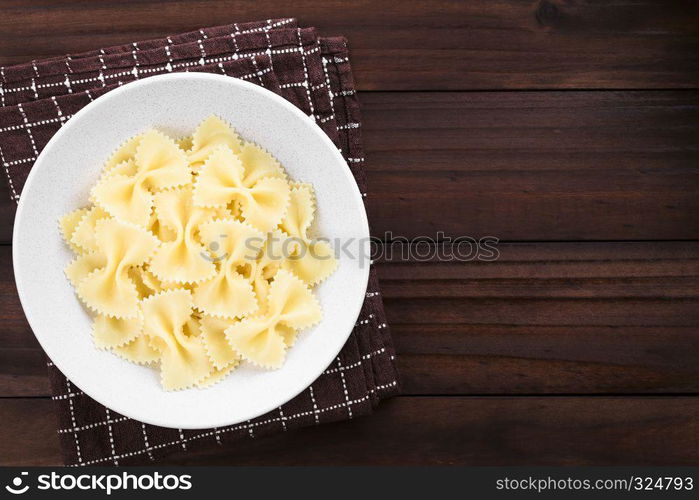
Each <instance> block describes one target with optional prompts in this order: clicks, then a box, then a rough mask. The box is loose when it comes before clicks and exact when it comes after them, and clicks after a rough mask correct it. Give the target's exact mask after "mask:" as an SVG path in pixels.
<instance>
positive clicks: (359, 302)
mask: <svg viewBox="0 0 699 500" xmlns="http://www.w3.org/2000/svg"><path fill="white" fill-rule="evenodd" d="M168 80H200V81H204V82H207V81H216V82H221V83H225V84H227V85H230V86H231V87H232V88H233V87H240V88H243V89H247V90H250V91H252V92H253V93H255V94H257V95H259V96H260V97H262V98H263V99H271V100H272V101H274V102H275V103H276V104H278V105H281V106H282V107H284V108H286V110H288V111H289V112H291V113H292V114H293V115H295V116H296V117H297V118H299V119H300V120H302V121H305V122H306V123H307V124H309V125H311V128H310V130H312V131H313V132H314V133H315V135H316V136H318V137H319V138H320V140H321V141H322V142H323V143H324V145H325V147H327V148H329V150H330V151H331V154H333V155H334V156H335V157H336V159H337V160H339V161H340V163H341V165H342V166H343V167H344V168H342V169H341V171H342V172H343V174H344V175H345V177H346V178H347V180H349V181H350V183H349V185H350V190H351V192H352V197H353V198H354V201H355V202H356V203H357V205H358V207H359V208H360V210H359V214H358V215H359V216H360V219H361V220H359V221H358V223H359V224H360V225H361V229H362V233H363V234H364V235H365V236H366V237H370V234H371V233H370V232H369V222H368V217H367V213H366V206H365V205H364V199H363V196H362V194H361V192H360V190H359V186H358V185H357V181H356V180H355V178H354V176H353V174H352V172H351V170H350V168H349V166H348V164H347V161H346V160H345V159H344V157H343V156H342V154H341V152H340V149H339V148H338V147H337V146H336V145H335V143H333V142H332V140H331V139H330V138H329V137H328V135H327V134H326V133H325V132H324V131H323V130H322V129H321V128H320V127H319V126H318V124H317V123H316V121H315V120H314V119H313V118H311V117H309V116H308V115H306V114H305V113H304V112H303V111H301V110H300V109H299V108H298V107H296V106H295V105H294V104H292V103H291V102H289V101H287V100H286V99H284V98H283V97H281V96H280V95H278V94H276V93H274V92H272V91H270V90H268V89H266V88H264V87H261V86H259V85H255V84H253V83H251V82H248V81H245V80H242V79H240V78H235V77H230V76H225V75H217V74H212V73H202V72H181V73H167V74H164V75H154V76H150V77H147V78H143V79H141V80H135V81H132V82H129V83H126V84H124V85H122V86H120V87H118V88H116V89H113V90H111V91H109V92H107V93H106V94H103V95H101V96H99V97H97V98H95V99H94V100H92V101H91V102H89V103H88V104H87V105H85V106H84V107H83V108H81V109H80V110H78V111H77V112H76V113H75V114H74V115H73V116H72V117H71V118H70V119H69V120H67V121H66V123H65V124H63V126H61V128H59V129H58V131H56V133H55V134H54V135H53V136H52V137H51V138H50V139H49V141H48V142H47V144H46V146H45V147H44V148H43V150H42V151H41V152H40V154H39V155H38V156H37V158H36V160H35V162H34V165H33V166H32V168H31V170H30V171H29V174H28V176H27V179H26V181H25V183H24V186H23V189H22V192H25V190H27V189H31V186H32V185H33V183H35V182H37V181H36V179H37V178H38V177H39V176H40V175H41V173H40V170H42V169H43V167H41V165H43V162H44V159H45V157H46V156H48V154H49V152H50V151H51V150H52V149H53V148H54V147H55V145H56V144H58V143H60V141H61V140H62V137H63V135H65V134H66V133H67V131H68V130H70V129H71V128H72V127H74V126H76V125H75V124H77V123H79V122H80V119H81V117H82V116H83V115H86V114H88V113H90V112H92V111H93V110H94V109H96V108H98V107H100V106H102V105H103V104H104V103H106V102H108V101H109V100H113V99H118V98H120V97H121V96H122V95H123V94H127V93H129V92H131V91H132V90H134V89H136V88H138V87H143V86H148V85H153V84H156V83H159V82H163V81H168ZM37 167H40V168H37ZM27 199H28V198H27V197H26V196H21V195H20V198H19V201H18V204H17V211H16V213H15V218H14V227H13V232H12V264H13V273H14V278H15V286H16V288H17V293H18V296H19V300H20V304H21V306H22V310H23V312H24V313H25V317H26V319H27V322H28V323H29V326H30V328H31V330H32V333H33V334H34V337H35V338H36V339H37V341H38V342H39V344H40V345H41V348H42V349H43V350H44V352H45V354H46V355H47V356H48V357H49V360H50V361H51V362H54V361H53V358H52V357H51V352H50V351H52V349H51V348H48V349H47V345H46V343H45V342H43V341H42V338H41V337H42V336H41V335H37V333H36V329H35V328H34V325H33V324H32V322H33V321H32V318H31V317H30V315H29V314H26V311H27V310H28V309H27V305H28V304H30V302H32V301H33V299H32V298H31V297H30V293H29V291H28V290H26V289H25V287H24V283H23V279H24V278H23V276H24V274H25V273H27V274H29V273H30V271H28V270H26V269H23V268H22V265H21V264H20V265H19V266H18V265H17V264H18V262H19V257H18V253H17V250H18V249H19V247H20V246H21V245H18V243H17V241H18V239H19V237H20V233H21V232H22V231H23V224H22V220H23V214H24V212H25V211H26V210H27V206H28V204H29V202H28V201H27ZM358 270H359V271H361V273H362V274H361V276H360V277H359V279H360V281H361V286H360V291H361V292H362V293H361V295H360V294H359V293H357V297H356V298H354V299H352V298H351V297H348V298H347V303H346V304H345V305H346V307H347V309H348V310H349V311H351V314H349V316H348V317H351V318H352V319H353V320H352V323H351V326H350V327H349V328H348V330H347V332H346V334H343V335H342V342H341V343H339V347H338V348H337V349H336V350H332V352H330V350H328V354H327V359H325V358H324V359H323V362H322V363H319V364H318V366H319V367H321V368H320V370H319V371H317V373H315V372H314V375H313V376H308V377H306V378H307V379H308V380H304V381H303V383H299V384H298V387H299V389H298V390H297V391H295V392H293V393H291V394H287V395H285V396H284V397H283V398H279V400H275V401H274V402H272V403H269V404H268V405H266V406H264V408H263V409H262V410H259V411H254V412H250V413H251V414H250V415H244V416H242V417H236V418H235V419H233V420H230V419H226V418H225V417H224V418H219V419H218V420H215V419H210V420H208V421H206V422H203V423H201V424H191V425H188V424H184V425H183V424H179V423H178V424H177V425H176V426H173V424H172V423H170V422H167V421H163V420H159V419H158V418H151V417H150V416H145V417H144V416H142V415H135V414H133V413H132V412H131V410H130V409H128V408H127V409H125V408H123V407H120V405H119V404H114V402H112V401H110V402H109V403H108V404H107V403H105V400H108V399H109V397H108V395H105V396H104V397H103V394H101V393H99V392H98V393H95V391H94V390H93V389H92V387H90V390H85V389H83V387H81V386H80V381H84V380H85V378H86V377H87V376H89V375H87V374H85V373H83V374H82V375H80V373H81V372H80V371H79V370H73V365H71V366H68V369H67V370H66V367H65V366H61V363H60V362H54V363H55V366H56V368H58V369H59V370H60V371H61V372H62V373H63V374H64V375H65V376H66V378H67V379H68V380H70V382H71V384H72V385H75V386H76V387H77V388H79V389H80V390H81V391H82V392H84V393H85V394H86V395H87V396H88V397H90V398H92V399H94V400H95V401H97V402H98V403H99V404H101V405H103V406H105V407H107V408H109V409H111V410H113V411H116V412H117V413H120V414H122V415H124V416H126V417H128V418H132V419H134V420H137V421H140V422H144V423H147V424H151V425H157V426H160V427H167V428H180V429H207V428H211V427H224V426H228V425H235V424H238V423H240V422H244V421H246V420H250V419H253V418H256V417H258V416H261V415H264V414H266V413H268V412H270V411H272V410H274V409H276V408H277V407H279V406H281V405H283V404H285V403H287V402H288V401H290V400H291V399H293V398H294V397H296V396H297V395H299V394H300V393H302V392H303V391H305V390H306V389H307V388H308V387H309V386H310V385H312V384H313V382H314V381H315V380H316V379H317V378H318V377H319V376H321V375H322V374H323V372H324V371H325V370H326V369H327V367H328V366H330V364H331V363H332V362H333V361H334V360H335V359H336V357H337V355H338V354H339V353H340V351H341V350H342V348H343V347H344V345H345V344H346V343H347V340H348V339H349V337H350V335H351V334H352V331H353V330H354V325H355V324H356V320H357V318H358V317H359V314H360V312H361V309H362V306H363V304H364V301H365V297H366V290H367V287H368V283H369V272H370V265H367V266H361V267H358ZM351 300H354V303H352V302H350V301H351ZM329 319H330V318H327V317H324V318H323V319H322V320H321V323H322V322H323V321H328V320H329ZM338 342H339V341H338ZM95 349H97V348H96V347H95ZM54 352H55V351H54ZM326 361H327V362H326ZM124 362H125V363H128V362H127V361H125V360H124ZM76 375H77V377H76ZM76 380H77V382H76ZM88 386H89V385H88ZM187 390H194V389H187ZM289 392H292V391H289ZM252 413H254V414H252Z"/></svg>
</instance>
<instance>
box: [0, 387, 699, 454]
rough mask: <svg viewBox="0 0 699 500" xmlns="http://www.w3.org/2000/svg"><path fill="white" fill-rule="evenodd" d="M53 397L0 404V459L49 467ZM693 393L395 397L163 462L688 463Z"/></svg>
mask: <svg viewBox="0 0 699 500" xmlns="http://www.w3.org/2000/svg"><path fill="white" fill-rule="evenodd" d="M52 405H53V403H52V402H51V401H50V400H48V399H12V400H5V401H3V402H2V405H0V421H2V422H3V426H1V427H0V465H56V464H60V461H61V458H60V455H59V452H58V443H57V438H56V434H55V431H54V428H55V425H56V424H55V416H54V414H53V407H52ZM698 434H699V398H696V397H677V398H666V397H651V398H638V397H614V398H612V397H603V398H580V397H560V398H558V397H557V398H540V397H494V398H484V397H453V398H446V397H427V398H416V397H399V398H396V399H393V400H390V401H386V402H384V403H382V405H381V407H380V408H379V409H378V411H377V412H376V413H375V414H374V415H372V416H371V417H365V418H360V419H356V420H352V421H348V422H342V423H337V424H326V425H321V426H318V427H309V428H305V429H301V430H298V431H294V432H289V433H288V434H277V435H274V436H269V437H265V438H263V439H255V440H250V441H243V442H241V443H239V444H236V447H235V449H233V450H227V451H225V452H222V451H220V450H217V449H213V450H212V451H211V452H209V453H208V454H198V453H190V452H188V453H187V455H185V456H182V455H174V456H173V457H171V458H169V459H168V460H166V461H165V462H164V464H169V465H201V464H207V465H298V464H304V465H449V464H460V465H464V464H465V465H551V464H556V465H621V464H624V465H630V464H631V465H695V464H696V463H697V460H699V451H698V450H699V447H697V446H696V436H697V435H698Z"/></svg>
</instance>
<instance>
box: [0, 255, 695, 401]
mask: <svg viewBox="0 0 699 500" xmlns="http://www.w3.org/2000/svg"><path fill="white" fill-rule="evenodd" d="M403 250H404V249H400V248H398V247H395V248H394V252H393V255H392V260H391V261H390V262H388V261H386V259H387V258H388V255H387V254H384V256H383V257H381V258H379V261H378V262H379V264H378V271H379V277H380V280H381V284H382V290H383V296H384V300H385V304H386V311H387V314H388V317H389V320H390V321H389V322H390V325H391V327H392V330H393V334H394V338H395V342H396V346H397V350H398V354H399V356H398V362H399V368H400V371H401V373H402V376H403V382H404V384H403V387H404V391H405V392H406V393H408V394H569V393H590V394H609V393H662V392H671V393H697V392H699V366H698V365H697V363H696V360H697V359H699V242H668V243H651V242H647V243H640V242H639V243H539V244H502V245H500V246H499V247H498V250H499V252H500V256H499V259H498V260H497V261H494V262H483V261H473V262H453V261H452V262H449V261H446V262H437V260H436V258H434V257H433V258H432V259H431V260H430V261H428V262H418V261H417V259H416V257H415V255H413V256H412V260H409V261H407V262H400V261H399V260H398V259H399V256H400V255H405V256H406V257H408V252H407V251H403ZM9 251H10V250H9V247H2V248H0V263H2V264H1V265H0V311H1V312H0V314H2V315H3V317H2V324H3V325H4V330H3V346H2V347H1V348H0V396H16V395H23V396H29V395H32V396H44V395H48V394H49V388H48V385H47V382H46V367H45V364H44V360H43V357H42V356H41V353H40V351H39V348H38V344H37V342H36V340H35V338H34V337H33V335H32V334H31V331H30V330H29V327H28V325H27V323H26V320H25V319H24V316H23V315H22V311H21V307H20V305H19V302H18V299H17V295H16V291H15V288H14V283H13V281H12V273H11V268H10V262H9ZM441 254H442V258H445V257H448V256H449V255H451V253H450V250H449V249H445V248H442V250H441Z"/></svg>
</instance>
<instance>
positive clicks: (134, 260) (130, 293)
mask: <svg viewBox="0 0 699 500" xmlns="http://www.w3.org/2000/svg"><path fill="white" fill-rule="evenodd" d="M95 240H96V244H97V247H98V248H99V251H98V252H95V254H101V255H102V256H104V262H105V264H104V266H102V267H99V268H97V269H95V270H94V271H92V272H91V273H90V274H88V275H87V276H85V277H83V278H82V279H80V280H79V282H78V283H77V293H78V296H79V297H80V298H81V299H82V301H83V302H84V303H85V304H86V305H87V306H88V307H89V308H90V309H92V310H93V311H95V312H97V313H98V314H105V315H108V316H112V317H115V318H134V317H136V316H137V315H138V303H139V296H138V290H137V289H136V285H135V284H134V282H133V281H132V280H131V278H130V277H129V275H128V271H129V268H131V267H136V266H140V265H142V264H143V263H145V262H146V261H147V260H148V259H149V258H150V256H151V255H153V252H154V251H155V250H156V248H158V245H159V244H160V242H159V241H158V239H157V238H156V237H155V236H153V235H152V234H151V233H149V232H148V231H146V230H145V229H143V228H140V227H138V226H134V225H131V224H128V223H124V222H121V221H118V220H117V219H113V218H109V219H102V220H100V221H98V222H97V226H96V228H95ZM93 256H94V255H93ZM71 271H73V269H71ZM66 272H67V273H68V272H69V271H68V270H67V271H66Z"/></svg>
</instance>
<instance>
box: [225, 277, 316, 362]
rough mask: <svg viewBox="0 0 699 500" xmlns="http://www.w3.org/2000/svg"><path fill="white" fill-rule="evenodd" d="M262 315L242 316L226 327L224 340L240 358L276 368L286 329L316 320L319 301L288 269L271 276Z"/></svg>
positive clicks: (288, 335)
mask: <svg viewBox="0 0 699 500" xmlns="http://www.w3.org/2000/svg"><path fill="white" fill-rule="evenodd" d="M267 300H268V306H267V312H266V313H265V315H264V316H259V317H249V318H244V319H243V320H242V321H240V322H238V323H235V324H233V325H231V326H229V327H228V328H227V329H226V331H225V334H226V338H227V339H228V343H229V344H230V346H231V347H232V348H233V350H234V351H236V352H237V353H240V355H241V356H242V357H243V359H246V360H248V361H251V362H252V363H255V364H257V365H259V366H262V367H267V368H279V367H280V366H281V365H282V363H284V358H285V355H286V346H287V341H289V342H290V343H291V342H293V338H294V336H293V334H291V333H290V330H300V329H303V328H308V327H311V326H313V325H314V324H316V323H317V322H318V321H320V319H321V316H322V313H321V310H320V304H318V301H317V300H316V298H315V297H314V296H313V293H312V292H311V290H310V289H309V288H308V287H307V286H306V284H305V283H304V282H302V281H301V280H300V279H298V278H297V277H296V276H294V275H293V274H291V273H290V272H288V271H284V270H280V271H278V272H277V274H276V275H275V276H274V281H273V282H272V285H271V286H270V290H269V295H268V297H267Z"/></svg>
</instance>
